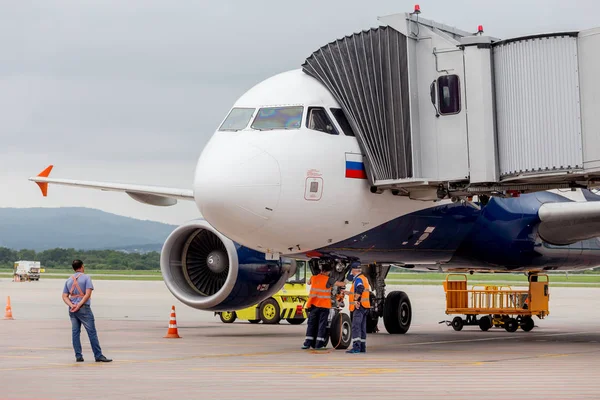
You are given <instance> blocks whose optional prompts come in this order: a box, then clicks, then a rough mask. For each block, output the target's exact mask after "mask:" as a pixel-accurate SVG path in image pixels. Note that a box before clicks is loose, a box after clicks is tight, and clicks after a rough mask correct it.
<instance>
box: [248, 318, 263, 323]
mask: <svg viewBox="0 0 600 400" xmlns="http://www.w3.org/2000/svg"><path fill="white" fill-rule="evenodd" d="M248 321H250V323H251V324H258V323H259V322H260V319H249V320H248Z"/></svg>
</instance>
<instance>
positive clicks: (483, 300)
mask: <svg viewBox="0 0 600 400" xmlns="http://www.w3.org/2000/svg"><path fill="white" fill-rule="evenodd" d="M540 278H544V279H541V280H540ZM528 281H529V287H528V289H527V290H514V289H512V288H511V287H510V286H495V285H487V286H483V287H480V286H473V287H472V288H471V290H468V289H467V276H466V275H464V274H448V275H447V276H446V280H445V281H444V291H445V292H446V314H448V315H452V314H460V315H464V316H465V318H464V319H463V318H462V317H461V316H457V317H454V319H453V320H452V321H441V322H440V323H446V324H447V325H449V326H450V325H451V326H452V328H454V330H455V331H460V330H462V328H463V326H465V325H477V326H479V328H480V329H481V330H482V331H487V330H489V329H490V328H492V327H502V328H504V329H505V330H506V331H507V332H515V331H516V330H517V329H518V328H519V327H520V328H521V329H523V330H524V331H526V332H529V331H530V330H532V329H533V328H534V326H535V323H534V321H533V317H534V316H536V317H538V318H539V319H543V318H545V317H546V316H547V315H549V314H550V311H549V310H548V302H549V299H550V293H549V280H548V275H546V274H538V273H530V274H529V276H528ZM478 316H480V318H477V317H478Z"/></svg>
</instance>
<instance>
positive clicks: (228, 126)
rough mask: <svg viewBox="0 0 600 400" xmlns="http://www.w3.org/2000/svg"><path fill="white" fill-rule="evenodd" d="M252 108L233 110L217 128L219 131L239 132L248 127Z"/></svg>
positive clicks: (252, 112)
mask: <svg viewBox="0 0 600 400" xmlns="http://www.w3.org/2000/svg"><path fill="white" fill-rule="evenodd" d="M252 114H254V108H234V109H232V110H231V112H230V113H229V115H228V116H227V118H225V121H223V123H222V124H221V127H220V128H219V130H220V131H239V130H240V129H244V128H245V127H246V126H248V122H250V118H252Z"/></svg>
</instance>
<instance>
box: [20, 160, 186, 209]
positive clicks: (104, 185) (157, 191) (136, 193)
mask: <svg viewBox="0 0 600 400" xmlns="http://www.w3.org/2000/svg"><path fill="white" fill-rule="evenodd" d="M52 168H53V165H50V166H49V167H48V168H46V169H45V170H43V171H42V172H40V173H39V174H38V175H37V176H34V177H31V178H29V180H30V181H33V182H35V183H37V184H38V186H39V187H40V190H41V191H42V195H43V196H47V195H48V184H49V183H52V184H54V185H63V186H75V187H82V188H87V189H98V190H104V191H111V192H125V193H127V194H128V195H129V196H130V197H131V198H133V199H134V200H137V201H139V202H140V203H144V204H150V205H153V206H163V207H165V206H172V205H175V204H177V200H191V201H193V200H194V192H193V190H189V189H175V188H166V187H158V186H143V185H132V184H126V183H110V182H92V181H80V180H74V179H56V178H50V177H49V176H50V171H52Z"/></svg>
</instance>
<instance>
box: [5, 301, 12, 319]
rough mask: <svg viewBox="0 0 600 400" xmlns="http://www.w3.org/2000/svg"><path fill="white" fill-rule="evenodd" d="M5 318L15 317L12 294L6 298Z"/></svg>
mask: <svg viewBox="0 0 600 400" xmlns="http://www.w3.org/2000/svg"><path fill="white" fill-rule="evenodd" d="M4 319H14V318H13V316H12V309H11V308H10V296H8V297H7V298H6V311H5V312H4Z"/></svg>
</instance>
